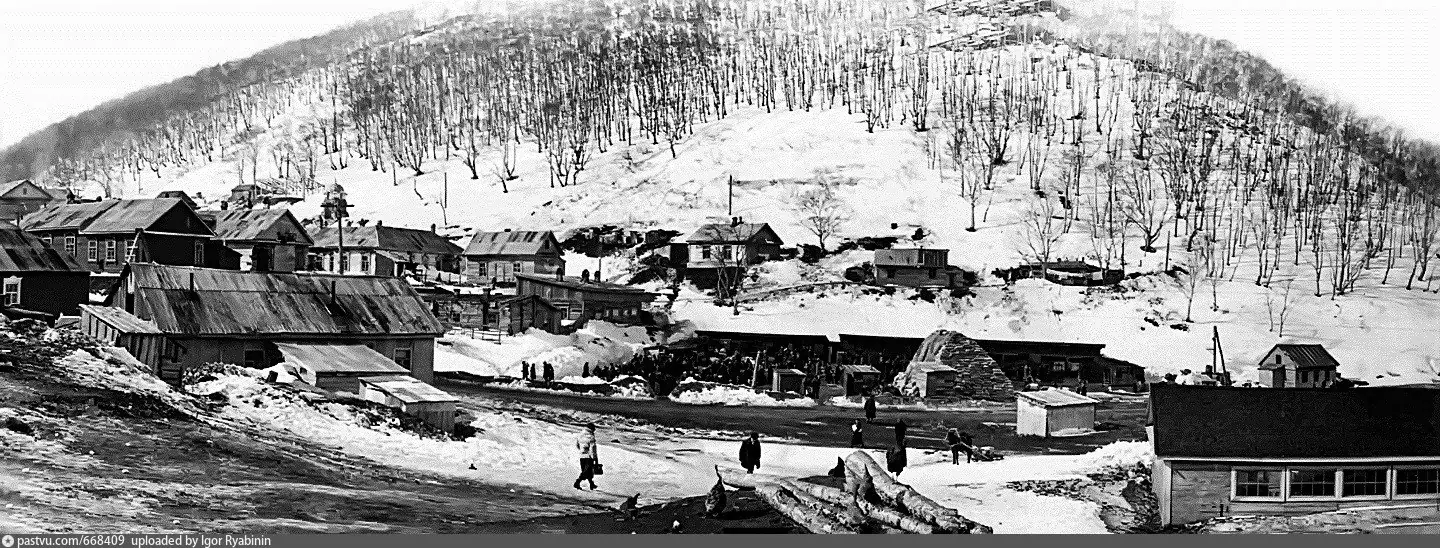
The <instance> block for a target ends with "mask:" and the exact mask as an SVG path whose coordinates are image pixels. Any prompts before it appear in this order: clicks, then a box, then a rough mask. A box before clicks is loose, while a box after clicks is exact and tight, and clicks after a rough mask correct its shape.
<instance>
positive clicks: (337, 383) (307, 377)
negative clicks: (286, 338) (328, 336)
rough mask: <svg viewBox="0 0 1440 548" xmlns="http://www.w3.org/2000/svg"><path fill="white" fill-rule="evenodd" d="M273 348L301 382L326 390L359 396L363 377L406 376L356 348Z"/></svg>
mask: <svg viewBox="0 0 1440 548" xmlns="http://www.w3.org/2000/svg"><path fill="white" fill-rule="evenodd" d="M275 347H276V348H277V349H279V351H280V355H281V356H283V357H284V363H288V364H290V365H291V366H294V367H295V368H296V369H298V370H299V371H300V373H301V375H300V377H301V379H302V380H304V381H305V382H308V383H310V384H313V385H315V386H318V387H320V388H324V389H326V390H335V391H345V392H354V393H356V394H359V393H360V380H361V379H362V378H364V377H378V376H387V377H393V376H400V375H407V374H409V373H410V370H409V369H406V368H404V367H401V366H400V365H399V364H397V363H395V362H394V361H393V360H391V359H390V358H387V357H385V355H384V354H381V353H379V352H376V351H375V350H372V349H371V348H370V347H368V346H365V345H360V344H325V343H275ZM411 378H413V377H411Z"/></svg>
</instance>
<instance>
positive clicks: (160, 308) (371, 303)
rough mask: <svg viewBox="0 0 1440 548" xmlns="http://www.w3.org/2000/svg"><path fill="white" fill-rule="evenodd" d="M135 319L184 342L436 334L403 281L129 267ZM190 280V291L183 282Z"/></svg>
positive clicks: (425, 309) (435, 327)
mask: <svg viewBox="0 0 1440 548" xmlns="http://www.w3.org/2000/svg"><path fill="white" fill-rule="evenodd" d="M127 269H128V270H127V271H128V273H129V274H128V275H129V277H130V278H131V279H133V280H134V288H135V291H136V293H137V294H138V295H137V304H136V306H135V314H136V315H137V316H140V317H142V318H147V319H150V320H153V321H154V322H155V323H156V325H158V326H159V327H160V329H161V330H162V331H164V332H166V333H182V334H187V335H246V334H253V335H260V334H307V335H328V334H348V335H357V334H376V335H439V334H441V333H444V331H445V330H444V328H443V327H441V325H440V322H439V321H438V320H436V319H435V316H434V315H433V314H431V312H430V308H429V307H428V306H426V305H425V302H424V301H422V300H420V296H419V295H418V294H416V293H415V290H414V289H413V288H411V287H410V286H409V285H408V284H406V283H405V281H404V280H401V279H398V278H390V277H379V276H339V275H330V274H311V273H307V274H295V273H278V272H241V271H236V270H217V269H210V268H195V267H188V266H166V265H157V264H150V263H131V264H130V265H129V267H127ZM192 277H193V280H194V288H195V289H194V290H193V291H192V290H191V289H190V288H191V280H192Z"/></svg>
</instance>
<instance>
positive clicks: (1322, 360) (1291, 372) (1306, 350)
mask: <svg viewBox="0 0 1440 548" xmlns="http://www.w3.org/2000/svg"><path fill="white" fill-rule="evenodd" d="M1339 368H1340V362H1339V361H1337V360H1336V359H1335V357H1334V356H1331V355H1330V352H1328V351H1326V350H1325V347H1324V346H1321V345H1318V344H1277V345H1275V346H1274V347H1273V348H1271V349H1270V351H1269V352H1266V353H1265V357H1263V358H1260V367H1259V369H1260V372H1259V373H1260V386H1264V387H1267V388H1323V387H1327V386H1329V385H1330V383H1332V382H1335V381H1336V380H1339V378H1340V372H1339V371H1338V369H1339Z"/></svg>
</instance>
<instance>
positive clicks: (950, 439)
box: [945, 428, 970, 464]
mask: <svg viewBox="0 0 1440 548" xmlns="http://www.w3.org/2000/svg"><path fill="white" fill-rule="evenodd" d="M945 445H947V446H949V447H950V464H960V433H959V432H956V431H955V429H954V428H951V429H950V431H949V432H946V433H945ZM966 453H967V454H968V453H969V452H968V451H967V452H966ZM965 462H970V460H969V459H968V458H967V459H966V460H965Z"/></svg>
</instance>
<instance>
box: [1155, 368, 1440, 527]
mask: <svg viewBox="0 0 1440 548" xmlns="http://www.w3.org/2000/svg"><path fill="white" fill-rule="evenodd" d="M1437 409H1440V391H1436V390H1431V389H1426V388H1396V387H1374V388H1354V389H1346V390H1335V389H1313V388H1308V389H1307V388H1287V389H1275V390H1263V389H1255V388H1234V387H1210V386H1184V385H1174V384H1157V385H1155V386H1153V387H1151V389H1150V421H1149V426H1148V427H1147V430H1148V433H1149V438H1150V443H1151V444H1152V445H1153V446H1154V452H1155V460H1154V464H1153V465H1152V467H1151V485H1152V488H1153V489H1154V491H1155V495H1156V498H1157V499H1158V502H1159V509H1160V512H1159V513H1160V516H1159V517H1160V523H1161V525H1172V524H1176V525H1178V524H1186V523H1193V522H1197V521H1202V520H1206V519H1210V518H1214V517H1219V516H1228V515H1255V516H1273V515H1300V514H1315V513H1321V512H1330V511H1336V510H1342V509H1350V508H1362V507H1363V508H1369V509H1371V510H1372V511H1375V512H1380V513H1383V512H1387V511H1389V512H1408V511H1410V510H1412V509H1414V508H1417V507H1418V508H1421V509H1428V510H1427V511H1428V512H1429V513H1430V515H1433V512H1434V509H1435V508H1437V506H1440V413H1437V412H1436V410H1437Z"/></svg>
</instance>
